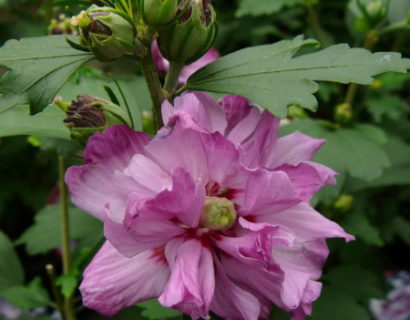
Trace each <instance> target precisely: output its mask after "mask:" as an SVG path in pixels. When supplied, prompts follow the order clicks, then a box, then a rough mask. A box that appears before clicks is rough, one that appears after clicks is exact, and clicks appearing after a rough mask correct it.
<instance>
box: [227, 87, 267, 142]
mask: <svg viewBox="0 0 410 320" xmlns="http://www.w3.org/2000/svg"><path fill="white" fill-rule="evenodd" d="M219 103H220V104H221V106H222V108H223V110H224V112H225V116H226V119H227V121H228V125H227V127H226V130H225V135H228V134H229V132H231V130H232V129H233V128H234V127H236V126H237V125H238V124H239V123H240V122H241V121H242V120H243V119H244V118H245V117H247V116H248V114H249V112H250V111H251V110H252V106H251V105H250V103H249V100H248V99H246V98H243V97H240V96H235V95H229V96H226V97H224V98H222V99H221V100H220V101H219ZM255 109H256V108H255ZM258 113H259V112H258ZM259 117H260V116H259Z"/></svg>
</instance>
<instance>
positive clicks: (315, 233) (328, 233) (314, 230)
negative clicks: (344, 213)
mask: <svg viewBox="0 0 410 320" xmlns="http://www.w3.org/2000/svg"><path fill="white" fill-rule="evenodd" d="M255 219H256V221H257V222H265V223H269V224H272V225H281V226H285V227H287V228H289V229H290V230H292V231H293V232H294V233H295V235H296V236H297V238H296V241H298V242H306V241H314V240H318V239H326V238H344V239H345V240H346V241H351V240H354V237H353V236H352V235H349V234H347V233H346V232H345V231H344V230H343V228H342V227H340V226H339V225H338V224H337V223H335V222H333V221H331V220H329V219H327V218H325V217H324V216H322V215H321V214H320V213H319V212H317V211H316V210H314V209H313V208H312V207H311V206H309V204H307V203H299V204H297V205H294V206H292V207H290V208H288V209H286V210H283V211H279V212H276V213H274V214H271V215H263V216H257V217H256V218H255Z"/></svg>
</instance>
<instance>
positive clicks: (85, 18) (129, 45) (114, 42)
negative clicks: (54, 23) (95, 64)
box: [71, 5, 135, 61]
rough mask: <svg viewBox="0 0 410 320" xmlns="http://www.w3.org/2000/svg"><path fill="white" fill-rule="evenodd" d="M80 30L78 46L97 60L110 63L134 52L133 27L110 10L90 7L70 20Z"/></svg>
mask: <svg viewBox="0 0 410 320" xmlns="http://www.w3.org/2000/svg"><path fill="white" fill-rule="evenodd" d="M71 24H72V25H74V26H76V27H79V28H80V30H81V36H80V46H82V47H84V48H86V49H88V50H90V51H92V52H93V53H94V55H95V56H96V58H97V59H99V60H101V61H110V60H114V59H118V58H120V57H122V56H124V55H127V54H129V55H132V54H133V50H134V37H135V32H134V27H133V26H132V25H131V23H130V22H129V21H127V20H126V19H125V18H123V17H122V16H121V15H119V14H118V13H115V12H113V9H112V8H108V7H97V6H95V5H92V6H91V7H90V8H88V9H87V11H82V12H81V13H80V14H79V15H78V16H75V17H73V18H72V19H71Z"/></svg>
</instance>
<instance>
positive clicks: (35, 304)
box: [0, 278, 53, 310]
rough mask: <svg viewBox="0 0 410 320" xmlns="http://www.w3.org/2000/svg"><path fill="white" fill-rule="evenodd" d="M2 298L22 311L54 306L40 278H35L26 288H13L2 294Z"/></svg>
mask: <svg viewBox="0 0 410 320" xmlns="http://www.w3.org/2000/svg"><path fill="white" fill-rule="evenodd" d="M0 296H2V297H3V298H4V299H6V300H7V301H10V302H11V303H13V304H14V305H15V306H16V307H17V308H19V309H22V310H30V309H35V308H40V307H46V306H52V305H53V303H52V302H51V301H50V297H49V295H48V293H47V290H46V289H44V288H43V286H42V284H41V279H40V278H35V279H34V280H33V281H32V282H30V283H29V284H28V285H27V286H26V287H23V286H16V287H11V288H9V289H7V290H5V291H3V292H1V294H0Z"/></svg>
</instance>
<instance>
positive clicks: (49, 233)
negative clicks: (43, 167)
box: [16, 205, 102, 255]
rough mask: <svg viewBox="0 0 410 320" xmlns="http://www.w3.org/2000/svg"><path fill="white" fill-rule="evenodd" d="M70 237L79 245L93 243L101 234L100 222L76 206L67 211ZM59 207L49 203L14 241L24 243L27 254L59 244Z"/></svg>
mask: <svg viewBox="0 0 410 320" xmlns="http://www.w3.org/2000/svg"><path fill="white" fill-rule="evenodd" d="M69 218H70V227H71V238H72V239H74V240H79V241H80V245H94V244H95V243H96V242H97V241H98V240H99V239H100V237H101V236H102V225H101V222H100V221H99V220H97V219H95V218H93V217H91V216H89V215H88V214H86V213H84V212H82V211H81V210H79V209H77V208H71V209H70V213H69ZM60 233H61V224H60V207H59V206H58V205H51V206H47V207H45V208H44V209H43V210H41V211H40V212H39V213H38V214H37V215H36V217H35V222H34V225H32V226H31V227H30V228H28V229H27V230H26V231H25V232H24V233H23V234H22V236H21V237H20V238H19V239H18V240H17V241H16V244H24V245H25V246H26V250H27V252H28V253H29V254H31V255H35V254H40V253H46V252H47V251H49V250H51V249H54V248H57V247H59V246H60V238H61V236H60Z"/></svg>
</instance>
